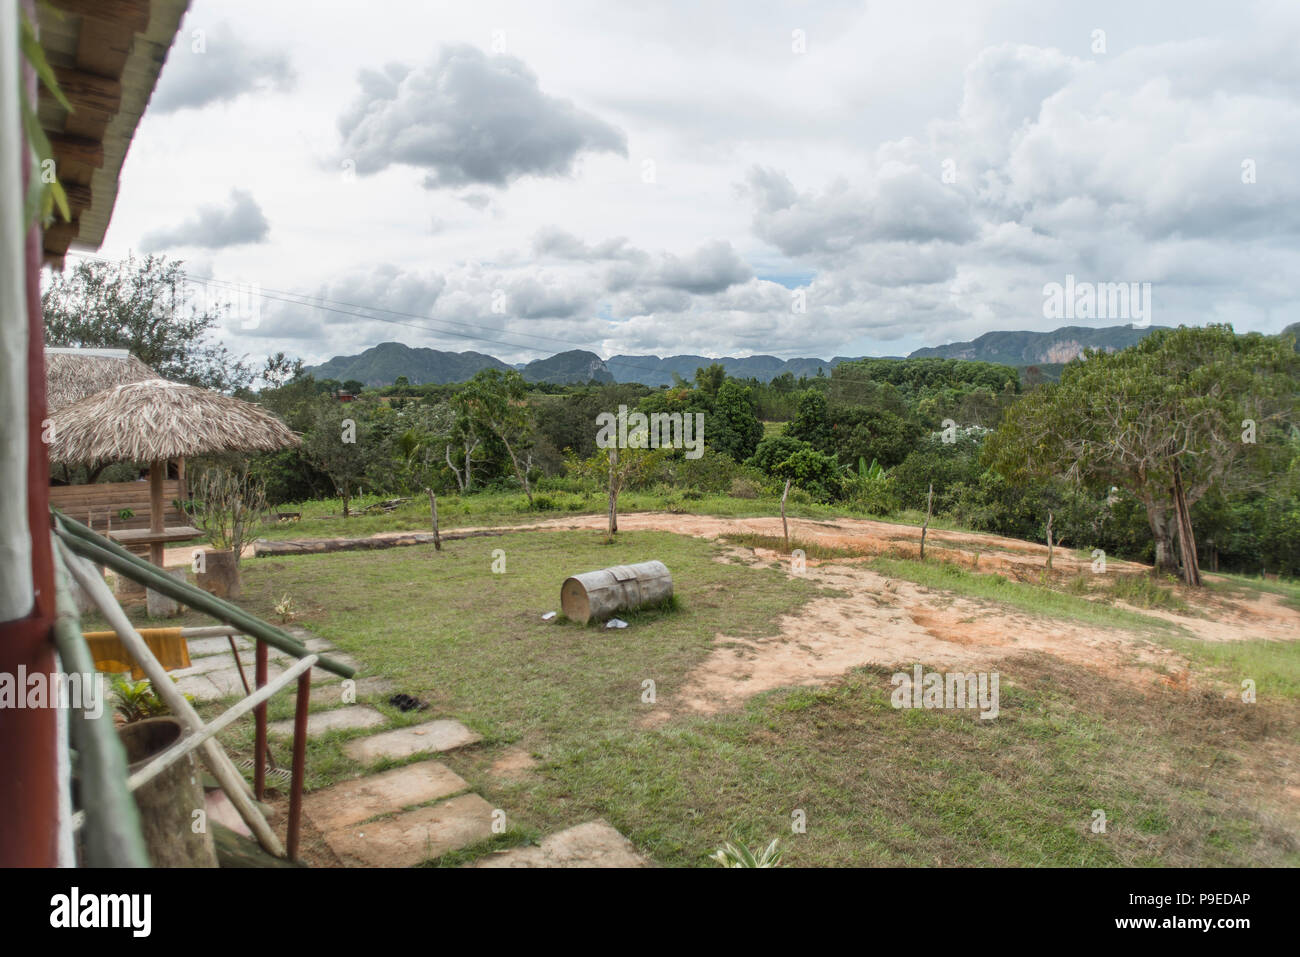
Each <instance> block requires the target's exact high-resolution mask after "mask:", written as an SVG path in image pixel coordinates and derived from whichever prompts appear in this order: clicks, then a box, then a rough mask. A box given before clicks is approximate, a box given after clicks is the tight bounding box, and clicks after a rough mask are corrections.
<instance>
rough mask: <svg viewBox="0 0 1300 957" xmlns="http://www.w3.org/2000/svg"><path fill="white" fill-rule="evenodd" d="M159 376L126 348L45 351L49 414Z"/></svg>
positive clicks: (46, 393)
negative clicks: (92, 396) (127, 384)
mask: <svg viewBox="0 0 1300 957" xmlns="http://www.w3.org/2000/svg"><path fill="white" fill-rule="evenodd" d="M156 378H158V373H156V372H154V371H153V369H150V368H149V367H148V366H147V365H145V364H144V363H143V362H141V361H140V360H139V359H137V358H136V357H135V356H133V355H131V353H129V352H127V351H126V350H125V349H46V350H45V404H46V407H47V409H48V410H49V411H50V412H57V411H58V410H59V409H62V408H63V407H64V406H69V405H72V403H74V402H80V401H81V400H82V399H84V398H86V397H87V396H91V395H94V394H95V393H96V392H103V391H104V390H105V389H111V388H112V387H113V386H115V385H122V384H123V383H126V382H139V381H140V380H142V379H156Z"/></svg>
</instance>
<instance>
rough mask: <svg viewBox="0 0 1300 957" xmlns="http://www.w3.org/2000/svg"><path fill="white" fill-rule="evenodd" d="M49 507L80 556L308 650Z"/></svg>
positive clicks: (284, 645)
mask: <svg viewBox="0 0 1300 957" xmlns="http://www.w3.org/2000/svg"><path fill="white" fill-rule="evenodd" d="M50 511H51V512H52V513H53V515H54V519H55V524H54V532H55V534H56V535H58V536H59V538H60V539H61V540H62V541H63V542H64V543H65V544H66V545H67V546H68V547H69V548H70V549H72V551H74V552H75V553H76V554H78V555H80V556H81V557H82V558H86V559H89V560H90V561H92V562H94V563H95V564H97V565H106V566H107V567H109V568H111V569H113V571H115V572H118V573H119V574H122V575H125V576H126V577H127V578H130V579H131V580H132V581H135V582H138V583H139V584H141V585H144V586H145V587H147V588H152V589H153V590H154V591H156V592H160V593H162V594H164V595H166V596H167V597H168V598H172V599H175V600H176V601H178V602H180V603H181V604H183V605H185V606H187V607H189V608H193V609H194V610H195V611H200V612H203V613H204V614H206V615H211V616H212V617H213V618H216V619H217V620H218V621H223V622H225V623H226V624H228V625H233V626H235V627H236V628H238V629H239V630H240V631H242V632H243V633H244V634H246V635H248V636H250V637H252V638H256V639H258V640H259V641H264V642H266V643H267V644H268V645H270V646H271V647H272V648H276V649H278V650H280V651H283V652H284V653H285V654H289V655H292V656H293V657H295V658H303V657H305V656H307V655H309V654H311V653H312V652H310V651H308V650H307V647H306V646H305V645H303V644H302V642H300V641H297V640H295V639H294V638H292V637H291V636H290V635H289V634H287V633H286V632H284V631H281V630H280V629H279V628H276V627H275V626H274V625H271V624H268V623H267V622H265V621H262V619H260V618H257V617H255V616H253V615H250V614H249V613H248V612H246V611H244V609H242V608H240V607H239V606H238V605H234V604H232V603H230V602H228V601H226V600H225V599H222V598H218V597H217V596H216V595H213V594H211V593H209V592H206V591H204V590H203V589H202V588H196V587H195V586H193V585H191V584H190V583H189V582H182V581H177V580H176V579H175V578H172V577H171V576H170V575H168V574H166V573H165V572H164V571H163V570H162V569H161V568H159V567H158V566H156V565H152V564H150V563H149V562H147V561H145V560H144V559H143V558H140V557H139V556H137V555H132V554H131V553H130V552H128V551H127V550H126V549H125V548H123V547H122V546H121V545H118V544H117V543H116V542H112V541H109V540H108V539H106V538H104V537H103V536H101V535H99V534H98V533H96V532H94V531H92V530H91V529H90V528H87V527H86V526H85V525H82V524H81V523H80V522H78V521H77V520H76V519H73V518H69V517H68V516H67V515H65V514H64V513H63V512H60V511H59V510H58V509H56V508H52V509H50ZM316 666H317V667H318V668H324V669H325V670H326V671H329V672H332V673H334V674H336V675H339V676H340V677H343V678H351V677H352V676H353V675H354V674H356V671H355V669H353V668H350V667H348V666H347V665H345V664H343V663H342V662H338V661H334V660H333V659H332V658H327V657H325V656H324V655H321V656H320V660H319V661H318V662H317V663H316Z"/></svg>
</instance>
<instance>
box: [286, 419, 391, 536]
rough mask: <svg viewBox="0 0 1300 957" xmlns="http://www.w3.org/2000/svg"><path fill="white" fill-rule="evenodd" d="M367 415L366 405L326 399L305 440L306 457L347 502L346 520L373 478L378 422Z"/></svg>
mask: <svg viewBox="0 0 1300 957" xmlns="http://www.w3.org/2000/svg"><path fill="white" fill-rule="evenodd" d="M367 413H368V409H367V407H366V405H365V404H364V403H362V402H339V401H338V400H336V399H333V398H331V397H329V396H323V397H321V398H320V399H318V400H317V401H316V403H315V405H314V408H313V410H312V427H311V429H310V431H308V432H307V434H306V435H305V436H304V437H303V444H302V448H303V454H304V455H305V456H306V458H307V459H308V461H310V462H311V463H312V464H313V465H315V466H316V467H317V468H318V469H320V470H321V471H322V472H324V473H325V474H326V475H328V476H329V479H330V481H331V482H332V483H333V485H334V491H335V492H336V493H337V494H338V496H339V498H340V499H342V500H343V517H344V518H347V517H348V515H349V514H350V513H349V507H348V503H349V502H350V501H351V500H352V498H353V496H355V495H356V494H357V493H358V492H359V491H361V489H363V488H364V487H365V485H366V483H367V481H368V479H369V478H370V476H371V474H372V461H373V459H374V457H375V455H376V454H377V449H376V445H377V443H376V435H375V428H374V422H373V420H372V418H371V416H370V415H369V414H367Z"/></svg>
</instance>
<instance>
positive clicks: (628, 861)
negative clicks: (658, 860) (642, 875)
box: [472, 820, 650, 867]
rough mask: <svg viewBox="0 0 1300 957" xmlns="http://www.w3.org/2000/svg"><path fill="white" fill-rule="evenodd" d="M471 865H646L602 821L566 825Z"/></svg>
mask: <svg viewBox="0 0 1300 957" xmlns="http://www.w3.org/2000/svg"><path fill="white" fill-rule="evenodd" d="M472 866H473V867H649V866H650V864H649V862H648V861H647V860H646V859H645V858H644V857H642V856H641V855H640V854H638V853H637V852H636V848H635V847H633V846H632V842H631V841H629V840H628V839H627V838H625V837H624V836H623V835H622V834H620V833H619V832H618V831H617V829H615V828H613V827H611V826H610V825H609V824H607V823H606V822H605V821H601V820H595V821H588V822H587V823H586V824H579V825H577V826H576V827H571V828H568V829H567V830H564V831H560V832H559V833H557V834H552V835H551V836H550V837H545V838H542V843H541V844H539V845H531V846H528V847H512V848H510V849H509V850H506V851H498V852H496V853H494V854H489V855H487V856H486V857H481V858H479V859H478V860H477V861H475V862H474V863H473V865H472Z"/></svg>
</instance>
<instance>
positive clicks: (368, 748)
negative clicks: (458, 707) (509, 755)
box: [343, 719, 482, 764]
mask: <svg viewBox="0 0 1300 957" xmlns="http://www.w3.org/2000/svg"><path fill="white" fill-rule="evenodd" d="M480 740H482V735H479V734H475V733H474V732H473V731H471V730H470V729H469V728H467V727H465V726H464V725H463V724H461V723H460V722H459V721H452V720H450V719H441V720H438V721H429V722H427V723H425V724H416V725H412V726H411V727H409V728H397V729H395V730H393V731H384V732H382V733H380V734H372V735H370V736H369V737H365V738H356V739H355V740H352V741H349V742H347V743H346V744H344V745H343V751H344V752H345V753H346V754H347V756H348V757H350V758H352V760H354V761H360V762H361V763H362V764H369V763H371V762H372V761H378V760H379V759H380V758H409V757H411V756H412V755H416V754H422V753H424V752H426V751H450V750H451V749H452V748H459V747H462V746H464V745H466V744H472V743H474V742H475V741H480Z"/></svg>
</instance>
